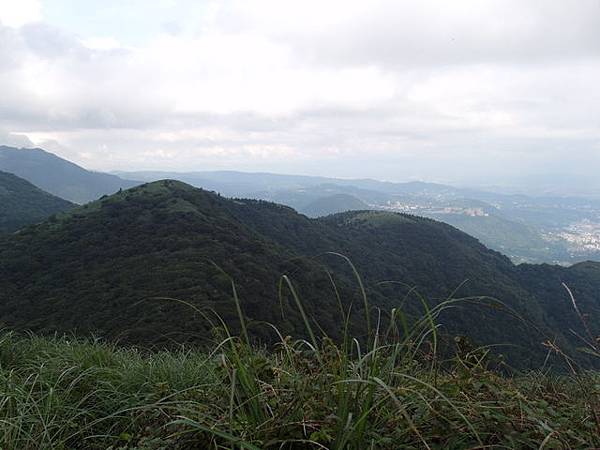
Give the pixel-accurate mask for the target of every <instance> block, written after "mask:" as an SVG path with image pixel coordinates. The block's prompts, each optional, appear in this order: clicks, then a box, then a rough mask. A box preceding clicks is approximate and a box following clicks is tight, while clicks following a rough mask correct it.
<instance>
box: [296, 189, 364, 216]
mask: <svg viewBox="0 0 600 450" xmlns="http://www.w3.org/2000/svg"><path fill="white" fill-rule="evenodd" d="M368 209H372V208H371V207H370V206H369V205H367V204H366V203H365V202H363V201H362V200H359V199H358V198H356V197H354V196H353V195H349V194H335V195H331V196H329V197H321V198H319V199H317V200H315V201H313V202H311V203H309V204H308V205H306V206H305V207H304V208H302V209H300V211H299V212H301V213H302V214H306V215H307V216H308V217H323V216H328V215H330V214H336V213H341V212H346V211H360V210H368Z"/></svg>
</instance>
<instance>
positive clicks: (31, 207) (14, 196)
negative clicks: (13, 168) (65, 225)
mask: <svg viewBox="0 0 600 450" xmlns="http://www.w3.org/2000/svg"><path fill="white" fill-rule="evenodd" d="M74 206H75V205H73V204H72V203H71V202H68V201H66V200H63V199H62V198H58V197H55V196H54V195H51V194H48V193H47V192H44V191H42V190H41V189H38V188H37V187H35V186H34V185H33V184H31V183H29V182H28V181H25V180H23V179H22V178H19V177H17V176H16V175H13V174H11V173H6V172H0V233H2V232H11V231H15V230H18V229H19V228H21V227H23V226H25V225H30V224H32V223H37V222H41V221H42V220H44V219H46V218H48V217H49V216H51V215H52V214H55V213H58V212H62V211H66V210H67V209H70V208H73V207H74Z"/></svg>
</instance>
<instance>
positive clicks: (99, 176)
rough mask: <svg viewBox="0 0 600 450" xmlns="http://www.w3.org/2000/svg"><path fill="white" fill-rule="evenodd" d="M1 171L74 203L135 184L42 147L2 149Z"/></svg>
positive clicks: (0, 155) (0, 147)
mask: <svg viewBox="0 0 600 450" xmlns="http://www.w3.org/2000/svg"><path fill="white" fill-rule="evenodd" d="M0 170H3V171H6V172H10V173H14V174H15V175H17V176H19V177H21V178H24V179H25V180H27V181H29V182H30V183H33V184H34V185H35V186H37V187H39V188H40V189H43V190H44V191H46V192H49V193H51V194H54V195H56V196H58V197H61V198H64V199H67V200H69V201H71V202H74V203H80V204H81V203H86V202H89V201H92V200H96V199H98V198H100V197H101V196H102V195H105V194H112V193H114V192H117V191H118V190H119V189H126V188H129V187H132V186H135V185H136V184H139V183H137V182H135V181H131V180H123V179H121V178H119V177H117V176H115V175H110V174H106V173H99V172H91V171H89V170H86V169H84V168H82V167H80V166H78V165H77V164H73V163H72V162H69V161H67V160H65V159H62V158H59V157H58V156H56V155H53V154H52V153H48V152H45V151H44V150H41V149H39V148H34V149H25V148H23V149H18V148H13V147H6V146H0Z"/></svg>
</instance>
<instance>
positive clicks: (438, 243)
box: [0, 181, 600, 364]
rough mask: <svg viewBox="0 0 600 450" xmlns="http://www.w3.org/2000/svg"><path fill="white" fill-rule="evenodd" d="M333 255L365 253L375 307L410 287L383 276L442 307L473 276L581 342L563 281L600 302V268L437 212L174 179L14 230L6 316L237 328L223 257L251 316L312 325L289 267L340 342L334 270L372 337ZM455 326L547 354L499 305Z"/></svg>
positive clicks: (39, 324)
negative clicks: (221, 323) (473, 229)
mask: <svg viewBox="0 0 600 450" xmlns="http://www.w3.org/2000/svg"><path fill="white" fill-rule="evenodd" d="M331 251H334V252H340V253H343V254H345V255H346V256H348V257H349V258H351V259H352V261H353V262H354V263H355V264H356V266H357V268H358V270H359V271H360V272H361V273H362V274H363V276H364V279H365V283H366V285H367V289H368V291H369V296H370V298H371V302H372V303H373V305H375V306H381V307H383V308H384V309H385V310H389V309H390V308H392V307H395V306H399V305H400V304H401V302H402V300H403V298H404V297H405V295H406V293H407V292H408V290H409V288H408V287H407V286H401V285H390V284H384V285H381V284H378V283H379V282H381V281H387V280H394V281H398V282H403V283H406V284H407V285H408V286H416V287H418V289H419V290H420V291H421V292H422V293H423V294H425V295H427V296H428V297H429V298H430V299H431V301H432V302H434V301H435V299H436V298H445V297H446V296H448V295H450V293H451V292H452V291H453V290H454V289H456V288H457V287H458V286H459V285H461V283H463V282H465V280H468V281H467V282H466V284H464V285H463V286H462V287H461V288H460V289H459V291H458V293H457V295H460V296H468V295H493V296H495V297H498V298H499V299H501V300H502V301H504V302H506V303H507V304H509V305H510V306H511V307H512V308H515V309H517V310H519V312H520V313H521V314H523V315H524V316H526V317H527V318H528V319H529V320H531V321H533V322H535V323H536V324H537V326H538V327H540V328H541V329H543V330H544V332H545V333H547V334H548V335H549V336H550V337H551V338H553V339H554V338H556V339H558V342H560V343H561V344H564V345H565V346H567V347H569V348H572V347H574V345H575V341H574V340H573V339H572V338H571V337H570V335H569V332H568V328H564V327H563V325H565V324H566V325H568V326H571V325H573V326H575V324H576V322H575V321H574V320H572V318H573V316H574V314H572V311H570V310H569V303H568V298H567V297H566V294H565V293H564V292H561V291H560V289H561V286H560V283H561V281H562V280H563V279H564V280H568V281H569V283H571V284H572V286H571V287H572V289H573V290H574V292H575V293H576V295H578V296H581V297H582V304H585V305H586V307H587V305H593V304H595V301H596V300H595V297H594V289H597V288H598V287H600V276H598V274H600V268H599V266H598V265H595V264H590V265H588V266H586V267H585V270H584V269H583V268H574V269H569V270H567V269H563V268H560V267H550V266H548V269H547V270H546V268H544V267H542V266H540V267H538V266H529V269H528V268H527V267H523V268H521V267H516V266H514V265H513V264H512V263H511V262H510V261H509V260H508V258H506V257H504V256H502V255H500V254H499V253H496V252H494V251H491V250H488V249H487V248H485V247H484V246H483V245H481V244H480V243H479V242H478V241H477V240H475V239H473V238H471V237H470V236H468V235H466V234H464V233H462V232H460V231H458V230H456V229H454V228H452V227H450V226H448V225H445V224H442V223H439V222H436V221H433V220H430V219H423V218H417V217H412V216H406V215H401V214H391V213H385V212H365V211H358V212H349V213H344V214H338V215H335V216H330V217H327V218H323V219H309V218H307V217H305V216H303V215H300V214H298V213H296V212H295V211H294V210H292V209H291V208H288V207H284V206H280V205H276V204H272V203H268V202H262V201H256V200H229V199H225V198H222V197H219V196H217V195H215V194H212V193H209V192H206V191H202V190H199V189H195V188H192V187H190V186H188V185H185V184H183V183H179V182H174V181H163V182H156V183H151V184H147V185H144V186H140V187H137V188H133V189H130V190H128V191H124V192H121V193H118V194H116V195H113V196H111V197H107V198H104V199H102V200H100V201H97V202H94V203H91V204H89V205H86V206H84V207H80V208H78V209H76V210H74V211H72V212H69V213H66V214H63V215H60V216H59V217H58V218H56V219H54V220H49V221H47V222H45V223H43V224H40V225H37V226H34V227H29V228H27V229H25V230H24V231H23V232H21V233H19V234H18V235H14V236H9V237H4V238H3V239H1V240H0V317H1V320H2V321H3V322H4V323H5V324H7V325H8V326H14V327H25V328H32V329H35V330H41V331H53V330H59V331H69V330H77V331H79V332H82V333H89V332H97V333H99V334H101V335H104V336H108V337H110V338H118V339H122V340H123V341H127V342H136V343H144V344H148V343H155V342H161V343H165V342H168V341H169V340H170V339H173V340H175V341H182V340H189V339H193V340H198V339H201V338H205V337H207V336H210V325H209V323H208V322H207V321H206V320H205V319H203V318H202V315H201V314H195V313H193V312H192V310H191V309H190V308H189V307H187V306H184V305H181V304H179V303H175V302H173V301H166V300H149V299H147V297H159V296H164V297H175V298H179V299H185V300H189V301H190V302H192V303H194V304H195V305H197V306H199V307H202V308H214V309H215V310H217V311H218V312H219V313H220V314H222V315H223V317H224V318H225V319H226V320H227V321H228V322H229V323H232V324H234V328H235V326H236V325H235V323H236V319H235V317H236V316H235V305H234V302H233V300H232V296H231V283H230V280H229V279H228V278H227V277H226V276H224V275H223V274H222V273H221V272H220V271H219V269H217V268H215V266H214V265H213V262H214V263H216V264H217V265H218V266H220V267H221V268H222V269H223V270H225V271H226V272H227V273H228V274H230V275H231V277H232V278H233V279H234V280H235V282H236V285H237V287H238V292H239V295H240V298H241V300H242V304H243V308H244V312H245V313H246V315H247V316H248V317H250V318H251V319H254V320H255V321H268V322H272V323H275V324H277V326H278V327H280V330H281V332H282V333H284V334H287V333H301V332H302V330H303V326H302V324H301V319H300V316H299V314H298V312H297V308H296V307H295V306H294V304H293V300H292V299H291V298H290V297H289V295H284V298H283V299H282V302H281V303H280V301H279V298H278V281H279V279H280V275H281V274H284V273H287V274H289V275H290V277H291V278H292V280H293V281H294V283H295V284H296V287H297V288H298V291H299V295H300V297H301V298H302V301H303V302H304V305H305V308H306V309H307V311H308V313H309V315H311V316H312V317H314V318H316V319H317V320H318V323H319V324H320V326H321V327H322V328H323V329H324V330H326V331H327V332H328V333H329V334H330V335H332V336H334V337H335V336H336V335H337V333H338V332H339V329H340V316H339V313H338V306H337V301H336V298H335V295H334V292H333V289H332V287H331V284H330V282H329V279H328V277H327V275H326V273H325V272H324V270H323V268H324V267H328V268H329V269H331V270H332V271H333V272H334V274H335V275H334V276H335V279H336V282H337V285H338V288H339V290H340V292H341V294H342V298H343V300H344V302H345V305H346V307H348V305H349V303H350V302H352V304H353V311H354V321H353V328H354V330H355V331H356V332H358V333H360V332H362V331H364V330H365V320H364V312H361V305H362V300H361V299H360V296H359V295H358V291H357V288H356V284H355V283H354V281H353V278H352V273H351V271H350V270H349V268H348V266H347V265H345V264H344V263H343V261H342V260H341V259H340V258H338V257H335V256H333V255H328V254H327V252H331ZM575 275H576V276H575ZM545 288H548V289H550V288H551V290H549V291H547V290H544V289H545ZM584 297H585V298H584ZM418 305H419V301H418V299H416V298H415V297H410V298H409V300H408V302H407V303H406V304H405V306H404V308H405V309H407V310H408V311H409V312H411V311H412V312H414V313H417V310H418V309H419V308H418ZM561 308H564V310H563V309H561ZM590 311H591V312H593V313H595V310H593V309H590ZM441 324H442V326H443V329H444V330H446V331H448V332H449V333H461V334H467V335H469V336H471V337H472V338H473V339H474V340H475V341H477V342H479V343H489V344H491V343H509V344H513V345H515V346H516V347H514V348H511V349H509V350H508V353H510V354H511V355H512V357H513V360H514V361H518V362H520V363H532V364H533V363H535V362H539V361H540V360H542V359H543V357H544V352H543V347H542V346H541V342H542V341H543V340H544V339H545V338H544V336H542V335H540V334H538V333H537V332H536V331H535V330H534V328H533V327H532V326H530V325H527V324H523V323H521V322H520V321H518V320H515V319H513V318H512V317H510V315H508V314H506V313H505V312H502V311H499V310H497V309H491V308H488V307H483V306H476V305H473V304H464V305H463V306H462V307H461V308H457V309H455V310H453V311H451V312H450V313H448V314H446V315H444V316H443V317H442V318H441ZM252 329H253V332H254V333H255V334H257V335H259V336H263V337H267V336H270V332H269V330H270V328H269V327H268V326H266V325H260V324H258V323H255V324H254V325H253V327H252Z"/></svg>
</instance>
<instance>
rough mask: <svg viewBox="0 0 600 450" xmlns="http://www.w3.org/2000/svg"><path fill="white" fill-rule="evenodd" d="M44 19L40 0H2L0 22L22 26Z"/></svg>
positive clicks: (0, 0)
mask: <svg viewBox="0 0 600 450" xmlns="http://www.w3.org/2000/svg"><path fill="white" fill-rule="evenodd" d="M41 19H42V5H41V2H40V0H0V23H1V24H3V25H7V26H9V27H20V26H22V25H25V24H27V23H31V22H36V21H39V20H41Z"/></svg>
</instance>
